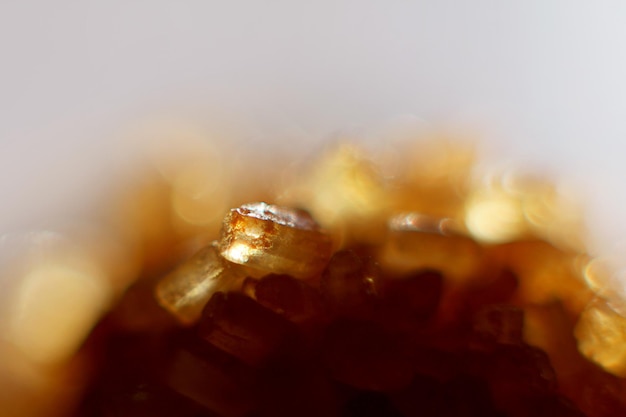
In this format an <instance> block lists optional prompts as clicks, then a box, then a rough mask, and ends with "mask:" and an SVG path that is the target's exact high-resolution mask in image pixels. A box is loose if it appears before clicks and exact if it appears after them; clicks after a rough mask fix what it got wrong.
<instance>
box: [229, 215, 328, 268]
mask: <svg viewBox="0 0 626 417" xmlns="http://www.w3.org/2000/svg"><path fill="white" fill-rule="evenodd" d="M331 245H332V243H331V240H330V237H329V236H328V235H327V234H326V233H325V232H324V231H322V230H321V229H320V228H319V226H318V225H317V223H316V222H315V220H313V218H312V217H311V216H310V215H309V214H308V213H307V212H305V211H303V210H296V209H291V208H285V207H279V206H274V205H269V204H265V203H252V204H245V205H243V206H241V207H239V208H237V209H233V210H231V211H230V213H229V214H228V215H227V216H226V218H225V219H224V227H223V230H222V239H221V240H220V253H221V255H222V256H223V257H224V258H225V259H227V260H229V261H231V262H234V263H237V264H242V265H246V266H250V267H252V268H257V269H260V270H263V271H266V272H268V273H275V274H288V275H292V276H294V277H297V278H310V277H313V276H315V275H316V274H317V273H319V272H320V271H321V270H322V269H324V265H325V263H326V262H327V261H328V258H329V257H330V254H331V253H330V252H331Z"/></svg>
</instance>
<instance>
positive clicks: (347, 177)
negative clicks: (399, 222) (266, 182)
mask: <svg viewBox="0 0 626 417" xmlns="http://www.w3.org/2000/svg"><path fill="white" fill-rule="evenodd" d="M390 197H391V196H390V194H389V190H387V187H386V184H385V181H384V179H383V177H382V175H381V173H380V172H379V169H378V167H377V166H376V165H375V164H374V163H373V162H372V161H371V160H369V159H368V157H367V155H366V153H365V152H364V151H362V150H361V149H359V148H358V147H356V146H354V145H347V144H342V145H340V146H337V147H336V148H334V149H332V150H331V151H330V152H328V153H327V154H325V155H324V156H323V157H322V159H321V160H320V161H319V162H318V163H317V164H316V165H315V167H314V169H313V170H312V171H311V172H309V173H308V175H306V176H304V177H303V178H297V182H294V184H293V186H292V187H290V188H289V189H288V190H287V191H286V192H284V193H283V194H282V195H281V196H280V201H281V202H284V203H285V204H287V205H294V204H295V205H297V206H300V207H304V208H306V209H307V210H309V211H310V212H311V213H312V214H313V215H314V216H315V218H316V219H317V220H318V221H319V222H320V223H321V224H322V226H323V227H325V228H328V229H330V230H331V231H332V232H333V233H334V234H335V235H336V236H337V238H338V240H340V241H342V243H345V244H349V243H351V242H354V241H365V242H376V241H377V240H378V239H380V238H382V236H383V235H384V230H385V216H384V215H385V214H386V213H387V212H388V211H389V208H390V202H391V198H390ZM363 224H367V225H368V227H362V225H363Z"/></svg>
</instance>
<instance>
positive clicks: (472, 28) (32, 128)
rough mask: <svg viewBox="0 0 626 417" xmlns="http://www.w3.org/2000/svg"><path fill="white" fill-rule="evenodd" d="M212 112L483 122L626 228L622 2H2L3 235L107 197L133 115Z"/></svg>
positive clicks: (316, 128) (323, 128)
mask: <svg viewBox="0 0 626 417" xmlns="http://www.w3.org/2000/svg"><path fill="white" fill-rule="evenodd" d="M216 109H219V111H221V112H226V113H228V114H229V115H231V116H232V117H233V118H234V120H236V119H237V118H240V120H241V122H242V123H249V124H251V125H253V126H254V125H255V123H258V124H260V125H263V123H265V124H267V123H268V121H271V123H269V124H270V126H272V125H283V126H288V128H289V129H293V130H294V131H301V132H306V133H307V135H305V136H307V137H322V138H323V137H326V136H328V135H329V134H330V133H332V132H333V131H335V130H337V129H341V128H345V127H351V126H368V125H369V124H372V123H374V124H375V123H379V122H385V121H386V120H390V119H393V118H394V117H397V116H398V115H407V114H408V115H414V116H416V117H419V118H423V119H426V120H434V121H437V122H446V121H448V122H450V123H456V122H458V121H462V122H463V123H469V124H474V125H477V126H483V127H485V140H486V141H488V143H490V144H491V146H492V149H494V150H495V151H496V152H497V153H498V154H500V155H502V156H503V157H506V158H513V159H516V160H519V161H522V162H524V161H534V162H536V163H537V164H539V165H544V166H548V167H550V168H552V169H556V170H557V172H558V173H559V174H561V175H562V176H563V177H565V178H568V179H571V182H572V183H574V184H579V185H580V187H581V188H582V189H583V190H585V192H586V193H587V195H588V196H589V197H591V206H590V213H591V222H592V223H591V224H592V225H594V227H596V226H597V227H599V229H598V230H599V232H598V233H599V234H601V235H602V236H605V238H606V239H608V240H610V241H613V242H616V241H618V240H620V239H621V238H622V237H626V220H625V219H624V216H623V215H622V213H623V212H624V210H626V187H625V186H624V179H626V165H625V164H624V159H625V151H626V141H625V140H626V117H625V116H626V2H624V1H620V0H616V1H597V0H596V1H584V0H569V1H566V0H563V1H555V0H552V1H548V0H525V1H518V2H514V1H501V0H500V1H499V0H492V1H489V0H475V1H463V0H456V1H452V0H438V1H409V0H386V1H382V0H381V1H363V0H361V1H341V0H333V1H321V0H317V1H286V0H285V1H283V0H265V1H262V0H260V1H237V0H235V1H185V0H176V1H165V0H143V1H133V0H107V1H87V0H80V1H67V0H56V1H45V0H30V1H29V0H15V1H12V0H1V1H0V233H1V232H5V231H10V230H17V229H20V228H24V227H29V226H32V225H33V224H36V223H37V222H40V221H41V220H42V219H44V218H45V217H46V216H49V215H50V213H62V212H64V211H65V210H67V209H68V205H71V204H78V203H79V202H81V201H83V200H85V199H86V197H87V196H89V195H90V193H93V192H97V189H98V186H99V184H100V181H101V180H102V178H106V177H107V176H108V175H111V173H113V172H116V171H118V170H119V169H120V168H121V167H122V166H125V165H127V164H129V161H132V158H129V157H128V154H129V153H130V151H129V150H128V149H127V147H126V145H125V144H124V142H123V141H122V140H120V139H115V138H118V135H116V132H117V131H118V130H119V129H120V128H121V127H122V126H124V125H125V124H126V123H129V122H130V121H132V120H133V119H134V118H140V117H144V116H145V115H149V114H151V113H153V114H160V113H166V112H169V114H174V115H179V116H180V117H183V118H189V119H191V120H193V119H202V118H203V117H209V116H207V115H208V114H210V113H211V111H212V110H216ZM216 114H217V113H216ZM264 126H265V125H264ZM270 129H271V127H270Z"/></svg>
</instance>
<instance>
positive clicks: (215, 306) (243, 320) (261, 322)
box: [198, 292, 292, 365]
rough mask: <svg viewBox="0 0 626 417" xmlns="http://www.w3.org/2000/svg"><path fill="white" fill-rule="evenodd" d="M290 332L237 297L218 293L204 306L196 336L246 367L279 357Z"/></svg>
mask: <svg viewBox="0 0 626 417" xmlns="http://www.w3.org/2000/svg"><path fill="white" fill-rule="evenodd" d="M291 330H292V328H291V326H290V324H289V322H288V321H286V320H285V319H284V318H282V317H281V316H279V315H278V314H276V313H274V312H272V311H271V310H269V309H267V308H265V307H263V306H261V305H260V304H258V303H257V302H256V301H254V300H253V299H251V298H249V297H247V296H245V295H243V294H239V293H235V292H230V293H222V292H218V293H215V294H214V295H213V297H211V300H210V301H209V303H208V304H207V305H206V307H205V309H204V311H203V313H202V319H201V321H200V324H199V327H198V335H199V337H201V338H202V339H203V340H205V341H207V342H208V343H210V344H211V345H213V346H215V347H217V348H218V349H221V350H223V351H225V352H227V353H229V354H231V355H233V356H235V357H237V358H239V359H240V360H241V361H243V362H245V363H247V364H250V365H259V364H261V363H262V362H264V361H266V360H267V359H268V358H269V357H270V356H272V355H275V354H277V353H279V349H280V348H282V347H284V344H285V343H286V342H287V341H288V338H289V336H290V332H291Z"/></svg>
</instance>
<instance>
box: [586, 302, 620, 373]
mask: <svg viewBox="0 0 626 417" xmlns="http://www.w3.org/2000/svg"><path fill="white" fill-rule="evenodd" d="M574 334H575V336H576V339H577V340H578V349H579V350H580V352H581V353H582V354H583V355H585V356H586V357H587V358H588V359H589V360H591V361H593V362H595V363H597V364H598V365H600V366H602V367H603V368H604V369H605V370H607V371H608V372H610V373H612V374H614V375H617V376H620V377H626V317H623V316H622V315H620V314H619V313H618V312H616V311H614V310H613V309H612V308H611V307H610V306H609V305H608V304H607V303H606V302H605V301H603V300H599V299H598V300H595V301H593V302H591V303H590V304H589V305H588V306H587V308H586V309H585V310H584V311H583V312H582V314H581V315H580V319H579V320H578V324H577V325H576V329H575V331H574Z"/></svg>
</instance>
